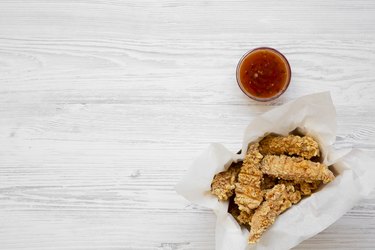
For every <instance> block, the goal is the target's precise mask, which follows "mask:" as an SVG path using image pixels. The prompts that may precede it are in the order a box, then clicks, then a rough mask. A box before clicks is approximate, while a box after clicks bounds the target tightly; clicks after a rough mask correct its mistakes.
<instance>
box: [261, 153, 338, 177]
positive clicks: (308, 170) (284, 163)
mask: <svg viewBox="0 0 375 250" xmlns="http://www.w3.org/2000/svg"><path fill="white" fill-rule="evenodd" d="M261 170H262V172H263V173H265V174H268V175H271V176H274V177H277V178H281V179H284V180H292V181H296V182H309V183H311V182H315V181H323V183H328V182H330V181H332V180H333V179H334V178H335V177H334V175H333V173H332V172H331V171H330V170H329V169H328V168H327V167H326V166H325V165H324V164H321V163H318V162H312V161H309V160H305V159H303V158H301V157H290V156H286V155H280V156H277V155H266V156H265V157H264V158H263V160H262V164H261Z"/></svg>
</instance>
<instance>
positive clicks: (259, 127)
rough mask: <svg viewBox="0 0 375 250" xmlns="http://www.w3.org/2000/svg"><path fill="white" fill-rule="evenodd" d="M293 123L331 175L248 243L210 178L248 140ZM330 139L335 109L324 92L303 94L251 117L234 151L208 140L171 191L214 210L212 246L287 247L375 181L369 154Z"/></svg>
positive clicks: (347, 206)
mask: <svg viewBox="0 0 375 250" xmlns="http://www.w3.org/2000/svg"><path fill="white" fill-rule="evenodd" d="M296 128H299V130H300V131H301V132H303V133H304V134H308V135H311V136H313V137H314V138H315V139H316V140H317V141H318V142H319V145H320V146H321V151H322V156H323V157H322V159H323V162H324V163H326V164H327V165H331V164H334V170H335V174H336V178H335V180H334V181H332V182H331V183H329V184H327V185H326V186H325V187H324V188H323V189H322V190H320V191H319V192H317V193H314V194H312V195H311V196H309V197H306V198H304V199H303V200H302V201H301V202H299V203H298V204H297V205H293V206H292V207H291V208H290V209H288V210H287V211H286V212H285V213H283V214H281V215H280V216H279V217H278V218H277V219H276V222H275V224H273V225H272V226H271V227H270V228H269V229H268V230H267V231H266V232H265V233H264V234H263V235H262V238H261V239H260V241H259V242H258V243H256V244H252V245H248V244H247V239H248V235H249V232H248V230H247V229H245V228H241V227H240V226H239V225H238V224H237V222H236V221H235V220H234V218H233V217H232V216H231V215H230V214H229V213H228V212H227V209H228V202H219V201H218V200H217V197H216V196H214V195H212V194H211V193H210V187H211V181H212V178H213V177H214V175H215V174H216V173H218V172H221V171H223V170H225V169H226V168H227V167H228V166H229V165H230V164H231V163H232V162H236V161H238V160H240V159H243V157H244V154H245V152H246V150H247V146H248V144H249V142H252V141H255V140H258V139H259V138H261V137H263V136H264V135H265V134H268V133H270V132H273V133H277V134H281V135H286V134H288V133H289V132H291V131H293V130H294V129H296ZM335 138H336V112H335V108H334V106H333V103H332V100H331V97H330V94H329V93H328V92H324V93H318V94H313V95H308V96H304V97H301V98H299V99H297V100H295V101H292V102H289V103H287V104H285V105H282V106H279V107H276V108H274V109H273V110H271V111H269V112H267V113H264V114H263V115H261V116H259V117H257V118H255V119H254V120H253V121H252V122H251V123H250V124H249V125H248V127H247V129H246V131H245V134H244V138H243V146H242V153H241V154H240V155H238V154H235V153H233V152H230V151H229V150H227V149H226V148H225V147H224V146H222V145H220V144H211V145H210V146H209V147H208V148H207V149H206V150H205V151H203V152H202V154H201V155H200V156H198V157H197V159H196V160H195V161H194V162H193V164H192V165H191V167H190V168H189V170H188V171H187V173H186V175H185V176H184V177H183V179H182V180H181V181H180V182H179V183H178V184H177V186H176V190H177V192H178V193H179V194H181V195H182V196H184V197H185V198H186V199H188V200H189V201H191V202H193V203H195V204H199V205H201V206H204V207H207V208H211V209H212V210H213V211H214V212H215V214H216V215H217V222H216V249H217V250H228V249H233V250H234V249H235V250H242V249H256V250H263V249H264V250H265V249H267V250H272V249H277V250H283V249H290V248H292V247H295V246H297V245H298V244H299V243H301V242H302V241H304V240H306V239H308V238H310V237H312V236H314V235H316V234H318V233H319V232H321V231H323V230H324V229H325V228H327V227H328V226H329V225H331V224H333V223H334V222H335V221H336V220H338V219H339V218H340V217H341V216H342V215H344V214H345V213H346V212H348V211H349V210H350V209H351V208H352V207H353V206H354V205H355V204H356V203H357V202H358V201H359V200H360V199H362V198H364V197H366V196H367V195H369V194H370V192H371V191H372V190H373V188H374V186H375V181H374V180H375V166H373V165H374V162H375V159H374V157H372V156H370V155H369V154H368V153H366V152H365V151H361V150H358V149H356V150H346V152H344V153H343V152H338V151H335V150H334V149H333V147H332V144H333V143H334V141H335Z"/></svg>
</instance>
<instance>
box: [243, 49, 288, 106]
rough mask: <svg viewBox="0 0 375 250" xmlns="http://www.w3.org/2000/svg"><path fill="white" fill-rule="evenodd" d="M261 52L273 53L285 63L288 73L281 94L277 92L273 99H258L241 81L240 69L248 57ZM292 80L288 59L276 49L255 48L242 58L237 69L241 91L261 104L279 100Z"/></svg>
mask: <svg viewBox="0 0 375 250" xmlns="http://www.w3.org/2000/svg"><path fill="white" fill-rule="evenodd" d="M259 50H265V51H267V52H271V53H273V54H274V55H276V56H277V57H278V58H280V59H281V60H282V61H283V63H284V66H285V69H286V72H287V78H286V80H285V83H284V84H283V87H282V89H280V91H279V92H277V93H276V94H275V95H273V96H271V97H264V98H263V97H258V96H255V95H253V94H252V93H250V92H249V91H247V90H246V88H245V87H244V86H243V83H242V82H241V79H240V69H241V66H242V63H243V61H244V60H245V59H246V58H247V57H248V56H250V55H251V54H252V53H254V52H258V51H259ZM291 78H292V71H291V69H290V65H289V62H288V60H287V59H286V57H285V56H284V55H283V54H281V53H280V52H279V51H277V50H276V49H273V48H269V47H259V48H255V49H253V50H250V51H248V52H247V53H246V54H244V55H243V56H242V57H241V59H240V61H239V62H238V64H237V68H236V79H237V83H238V86H239V87H240V89H241V90H242V92H243V93H244V94H245V95H247V96H248V97H250V98H251V99H253V100H256V101H260V102H267V101H271V100H274V99H276V98H278V97H279V96H281V95H282V94H283V93H284V92H285V91H286V90H287V88H288V87H289V84H290V80H291Z"/></svg>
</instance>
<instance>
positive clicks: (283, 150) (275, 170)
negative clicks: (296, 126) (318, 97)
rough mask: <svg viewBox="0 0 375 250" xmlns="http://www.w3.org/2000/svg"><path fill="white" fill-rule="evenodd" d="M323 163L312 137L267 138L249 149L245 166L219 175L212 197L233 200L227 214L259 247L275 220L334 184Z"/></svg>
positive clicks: (239, 164)
mask: <svg viewBox="0 0 375 250" xmlns="http://www.w3.org/2000/svg"><path fill="white" fill-rule="evenodd" d="M319 159H320V150H319V145H318V143H317V142H316V141H315V140H314V139H313V138H312V137H310V136H298V135H288V136H277V135H268V136H266V137H264V138H263V139H262V140H261V141H259V142H254V143H250V144H249V146H248V150H247V153H246V156H245V157H244V160H243V162H238V163H233V164H232V165H231V166H230V167H229V168H228V169H227V170H226V171H223V172H220V173H218V174H216V175H215V177H214V178H213V180H212V183H211V193H212V194H214V195H216V196H217V197H218V199H219V200H221V201H227V200H229V208H228V212H229V213H230V214H232V216H233V217H234V218H235V219H236V220H237V222H238V223H239V224H240V225H242V226H245V227H247V228H248V229H249V230H250V236H249V243H250V244H251V243H256V242H257V241H258V240H259V239H260V237H261V236H262V234H263V233H264V232H265V231H266V230H267V229H268V228H269V227H270V226H271V225H272V224H273V223H274V222H275V219H276V217H277V216H279V215H280V214H281V213H283V212H284V211H285V210H287V209H288V208H290V207H291V206H292V205H293V204H296V203H298V202H299V201H300V200H301V199H302V198H303V197H305V196H309V195H311V194H312V193H313V192H314V191H317V190H319V189H320V188H321V186H322V185H323V184H326V183H328V182H330V181H332V180H333V179H334V178H335V177H334V175H333V173H332V172H331V171H330V170H329V169H328V167H327V166H325V165H324V164H322V163H320V162H319Z"/></svg>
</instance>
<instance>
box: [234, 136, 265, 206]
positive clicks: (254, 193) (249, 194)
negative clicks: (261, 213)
mask: <svg viewBox="0 0 375 250" xmlns="http://www.w3.org/2000/svg"><path fill="white" fill-rule="evenodd" d="M258 147H259V144H258V143H254V144H250V145H249V149H248V151H247V154H246V156H245V159H244V161H243V164H242V167H241V170H240V173H239V174H238V183H236V189H235V192H236V197H235V199H234V201H235V202H236V204H237V205H238V207H239V209H240V210H241V211H245V212H247V213H250V212H251V210H252V209H254V208H256V207H258V206H259V205H260V203H261V202H262V200H263V194H262V190H261V188H260V185H261V182H262V178H263V174H262V171H260V169H259V167H260V162H261V160H262V158H263V156H262V155H261V154H260V153H259V150H258Z"/></svg>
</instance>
